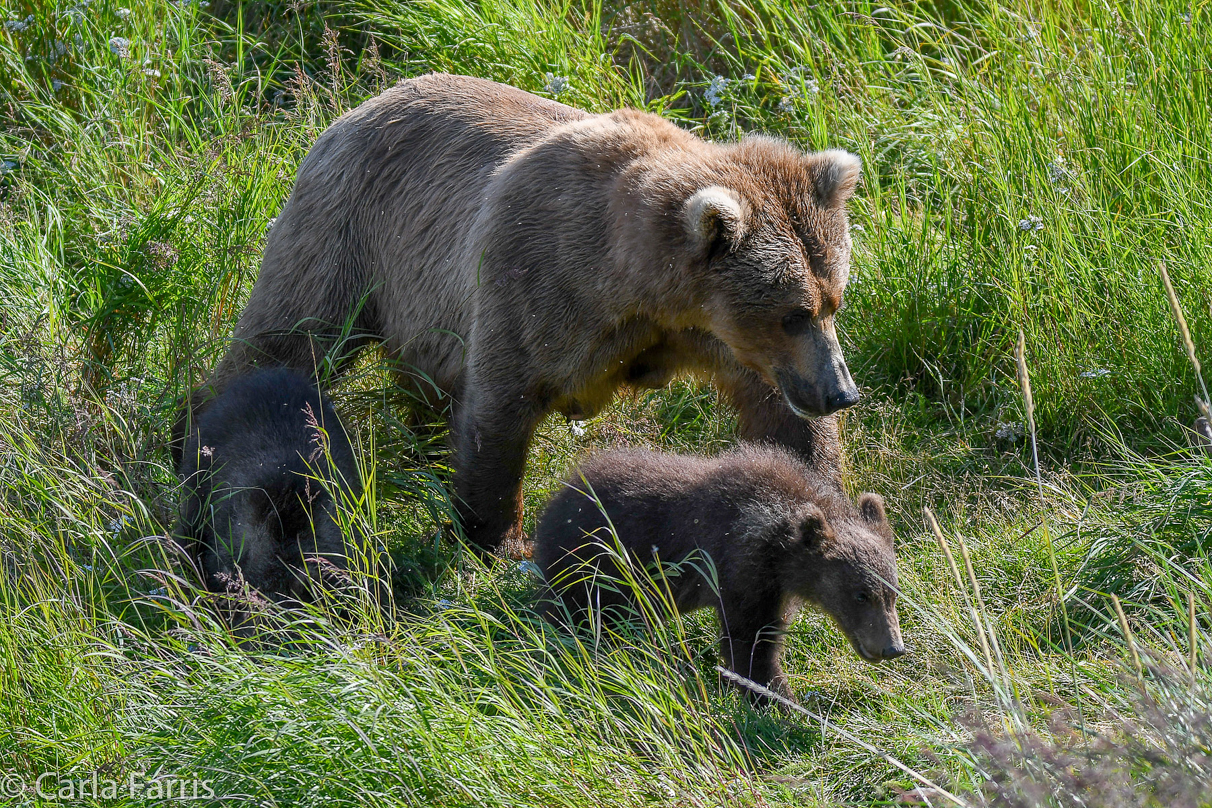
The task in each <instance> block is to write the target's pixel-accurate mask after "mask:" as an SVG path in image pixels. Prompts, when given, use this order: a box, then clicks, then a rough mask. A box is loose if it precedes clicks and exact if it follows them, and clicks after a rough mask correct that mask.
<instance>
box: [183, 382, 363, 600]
mask: <svg viewBox="0 0 1212 808" xmlns="http://www.w3.org/2000/svg"><path fill="white" fill-rule="evenodd" d="M321 430H323V433H324V435H325V436H326V437H322V436H321ZM325 443H327V447H326V448H327V453H328V457H326V456H325ZM329 458H331V461H330V459H329ZM181 473H182V476H183V477H184V495H183V497H182V501H181V510H180V518H179V521H178V523H177V526H176V528H175V529H174V535H176V536H178V537H180V538H181V539H182V540H184V542H185V543H186V544H187V546H188V549H190V550H192V553H193V555H194V557H195V558H197V559H198V560H199V562H200V566H201V568H202V573H203V575H204V576H205V579H206V585H207V586H208V587H209V588H210V589H211V590H213V591H216V592H226V591H228V590H229V589H230V588H231V587H232V585H233V583H236V582H243V583H246V584H247V585H248V586H250V587H252V588H254V589H256V590H258V591H259V592H261V593H262V594H264V595H266V596H267V597H269V598H271V599H273V600H275V601H278V602H280V603H286V604H290V603H295V602H298V601H303V600H308V599H311V598H312V597H314V595H315V593H314V591H312V589H311V588H312V587H313V586H314V585H316V584H321V585H330V586H337V585H341V584H344V583H347V581H345V580H343V578H345V577H347V576H345V575H344V573H343V572H342V571H343V570H346V569H347V568H348V562H349V552H350V550H351V549H352V548H351V547H349V546H348V545H347V541H346V539H345V537H344V535H343V533H342V530H341V527H340V524H339V522H338V519H337V508H338V507H340V505H339V503H338V502H337V499H336V498H335V497H334V496H333V493H339V495H340V496H341V497H349V498H350V500H349V501H350V502H352V501H355V500H356V499H357V498H358V497H359V496H360V495H361V492H362V480H361V477H360V476H359V475H358V466H357V462H356V461H355V459H354V453H353V448H352V447H351V446H350V443H349V438H348V436H347V435H346V434H345V430H344V429H343V428H342V426H341V422H340V420H339V419H338V418H337V414H336V412H335V411H334V410H333V408H332V405H331V404H329V403H328V401H327V400H326V399H324V398H322V397H321V396H320V394H319V392H318V391H317V389H316V383H315V382H314V381H310V380H308V379H307V378H306V377H304V376H302V375H301V374H299V373H297V372H295V371H293V370H289V369H285V368H275V369H266V370H258V371H255V372H253V373H250V374H246V375H244V376H241V377H240V378H238V379H236V380H234V381H233V382H232V384H231V385H229V386H228V387H227V389H226V390H224V392H223V393H222V394H221V395H220V396H218V397H217V398H216V399H215V400H214V401H212V402H211V404H210V406H208V407H207V408H206V410H205V412H204V413H203V414H202V416H201V418H199V420H198V421H197V422H196V423H195V424H194V428H193V430H192V431H191V433H190V434H189V436H188V439H187V441H186V444H185V453H184V458H183V462H182V466H181ZM321 479H323V480H324V481H325V483H321V481H320V480H321ZM347 505H348V503H347ZM354 541H359V542H360V541H361V539H360V537H355V538H354ZM364 549H365V548H359V551H362V550H364Z"/></svg>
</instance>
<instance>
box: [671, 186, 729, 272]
mask: <svg viewBox="0 0 1212 808" xmlns="http://www.w3.org/2000/svg"><path fill="white" fill-rule="evenodd" d="M682 213H683V216H684V217H685V223H686V232H687V233H688V234H689V235H690V238H691V239H692V240H693V241H694V242H695V243H696V244H698V245H699V246H700V248H701V249H702V250H703V254H704V255H707V254H709V253H710V252H711V251H712V249H713V248H714V247H715V246H716V245H717V244H719V245H721V246H723V245H726V246H727V248H728V249H732V248H733V247H735V246H736V245H737V244H738V243H739V242H740V240H741V236H743V235H744V234H745V204H744V203H743V202H742V201H741V199H740V197H738V196H737V195H736V193H734V192H733V191H730V190H728V189H727V188H724V187H722V186H719V185H709V186H707V187H706V188H703V189H702V190H699V191H696V192H695V193H694V195H693V196H691V197H690V198H689V199H687V200H686V204H685V206H684V207H683V211H682Z"/></svg>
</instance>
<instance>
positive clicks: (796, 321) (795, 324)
mask: <svg viewBox="0 0 1212 808" xmlns="http://www.w3.org/2000/svg"><path fill="white" fill-rule="evenodd" d="M811 323H812V314H811V312H809V311H808V310H807V309H796V310H795V311H793V312H791V313H790V314H788V315H787V316H786V317H784V318H783V330H784V331H786V332H787V333H788V334H791V335H793V336H794V335H796V334H802V333H804V332H805V331H807V330H808V326H809V325H810V324H811Z"/></svg>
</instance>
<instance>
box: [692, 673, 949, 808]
mask: <svg viewBox="0 0 1212 808" xmlns="http://www.w3.org/2000/svg"><path fill="white" fill-rule="evenodd" d="M715 669H716V671H718V672H719V674H720V676H723V677H724V678H725V679H727V680H728V681H730V682H732V683H733V684H737V685H740V686H741V687H743V688H745V689H747V690H751V691H753V692H754V693H757V694H758V695H761V696H765V697H766V698H768V699H773V700H774V701H777V702H778V703H779V704H782V705H783V706H784V707H787V708H788V709H791V710H795V711H796V712H798V713H801V714H803V715H805V716H807V717H808V718H810V719H812V720H813V721H819V722H820V723H821V726H822V727H827V728H828V729H829V730H831V731H832V732H835V733H837V734H838V735H840V736H841V737H843V738H845V739H846V740H848V741H850V742H851V743H852V744H855V745H856V746H860V747H862V748H863V749H865V750H867V751H868V752H870V753H871V754H873V755H878V756H879V757H880V758H882V759H883V760H884V761H885V762H886V763H890V764H892V765H893V766H895V767H896V768H898V769H900V770H901V771H903V772H904V773H905V774H907V775H909V776H910V777H912V778H913V779H914V780H917V781H918V782H919V783H921V784H922V785H924V786H926V787H927V788H932V789H934V790H935V791H937V792H938V793H939V795H940V796H943V797H946V798H947V799H949V800H951V801H952V802H953V803H955V804H956V805H959V806H961V807H962V808H971V806H970V805H969V804H968V803H966V802H964V801H963V800H962V799H960V798H959V797H957V796H955V795H954V794H952V793H951V792H950V791H948V790H947V789H945V788H943V787H942V786H940V785H938V784H937V783H935V782H932V781H931V780H929V779H927V778H926V776H925V775H923V774H920V773H918V772H917V771H916V770H914V769H911V768H910V767H909V766H907V765H905V764H904V763H901V762H900V761H899V760H897V759H896V758H894V757H893V756H892V755H890V754H888V753H887V752H885V751H883V750H882V749H878V748H876V747H874V746H872V745H871V744H869V743H867V742H866V741H864V740H863V739H862V738H860V737H858V736H857V735H855V734H854V733H852V732H847V731H846V730H844V729H842V728H841V727H839V726H838V725H837V724H833V723H831V722H830V721H829V719H827V718H825V716H823V715H818V714H817V713H814V712H812V711H811V710H808V709H805V708H804V707H801V706H800V705H798V704H796V703H795V702H794V701H792V700H791V699H789V698H787V697H786V696H782V695H779V694H778V693H775V692H774V691H773V690H771V689H770V688H768V687H765V686H763V685H759V684H758V683H757V682H755V681H753V680H752V679H746V678H745V677H744V676H741V675H740V674H739V673H737V672H735V671H730V670H728V669H727V668H725V667H724V666H723V665H716V666H715ZM929 802H930V800H929V798H928V797H927V798H926V803H927V804H929Z"/></svg>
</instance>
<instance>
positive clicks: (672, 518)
mask: <svg viewBox="0 0 1212 808" xmlns="http://www.w3.org/2000/svg"><path fill="white" fill-rule="evenodd" d="M582 477H584V479H582ZM586 483H588V485H587V484H586ZM590 492H592V497H591V495H590ZM832 498H833V497H831V495H830V492H829V491H828V490H827V489H825V488H823V487H821V486H819V485H817V484H816V483H815V482H814V479H813V477H812V475H811V473H810V472H809V471H808V469H807V468H806V467H805V466H804V465H803V464H802V463H801V462H800V461H798V460H796V459H795V458H794V457H792V456H791V455H790V454H788V453H787V452H785V451H783V450H780V449H773V448H768V447H760V446H748V445H744V446H741V447H738V448H736V449H734V450H732V451H729V452H726V453H724V454H722V455H719V456H718V457H698V456H693V455H678V454H666V453H661V452H651V451H644V450H636V449H622V450H616V451H610V452H605V453H602V454H599V455H596V456H594V457H592V458H590V459H589V460H587V461H586V462H585V463H583V464H582V465H581V466H580V467H579V468H578V469H577V471H576V472H574V473H573V475H571V477H570V478H569V479H568V481H567V482H566V483H565V484H564V486H563V488H562V489H561V490H560V491H559V492H557V493H556V495H555V496H554V497H553V498H552V501H551V503H550V504H549V505H548V507H547V510H546V511H545V512H544V514H543V516H542V518H541V519H540V523H539V528H538V531H537V533H536V539H537V547H536V553H537V554H538V556H539V563H540V565H543V566H545V565H546V564H549V563H554V562H555V561H556V560H557V559H558V557H559V556H560V555H562V554H563V552H564V551H566V550H568V549H572V548H575V547H577V546H580V545H582V544H584V542H585V538H584V536H585V534H586V533H589V532H592V531H594V530H596V529H600V528H604V527H605V526H606V520H607V517H609V520H610V523H611V524H612V525H613V527H614V528H615V530H616V531H617V533H618V536H619V539H620V541H621V542H622V543H623V545H624V546H626V547H627V548H628V549H629V550H632V551H635V552H637V553H642V554H643V555H644V556H645V557H647V556H648V555H649V554H650V553H651V552H652V550H653V548H656V549H657V551H658V552H659V554H660V556H661V557H662V558H663V559H666V560H670V561H674V560H678V559H681V558H684V557H685V556H686V555H688V554H689V553H690V552H691V551H692V550H694V549H695V548H696V547H697V548H701V549H703V550H706V551H707V552H709V553H711V555H712V556H713V558H716V559H717V560H718V561H719V562H724V561H725V559H726V558H727V557H729V556H730V555H732V552H733V550H734V549H736V548H738V546H739V545H740V544H742V543H751V542H753V541H761V540H762V538H761V537H759V536H751V535H750V534H752V533H754V531H755V530H757V529H759V528H761V527H763V526H768V525H771V524H773V523H775V522H776V521H778V520H779V519H780V518H781V517H782V516H784V515H786V514H789V513H790V512H792V511H793V510H794V509H795V507H796V506H797V505H798V504H799V503H802V502H805V501H811V502H817V501H821V502H823V503H824V504H825V506H826V508H823V509H833V507H835V506H833V503H832V502H831V501H830V500H831V499H832ZM837 499H841V498H840V497H837ZM599 503H600V507H599ZM839 507H840V506H839ZM603 511H605V515H603ZM745 549H746V550H747V551H748V550H751V549H752V548H745ZM545 568H546V566H545Z"/></svg>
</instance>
